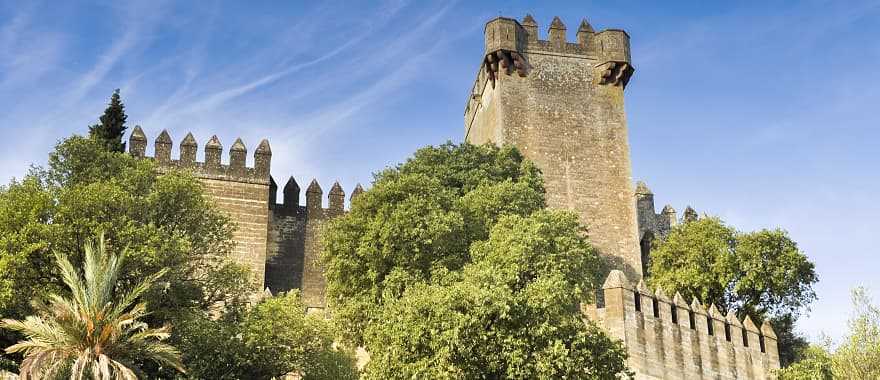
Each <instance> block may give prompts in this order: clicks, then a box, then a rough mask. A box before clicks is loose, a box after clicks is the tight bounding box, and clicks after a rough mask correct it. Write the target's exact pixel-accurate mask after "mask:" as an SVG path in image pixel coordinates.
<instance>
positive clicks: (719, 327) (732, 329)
mask: <svg viewBox="0 0 880 380" xmlns="http://www.w3.org/2000/svg"><path fill="white" fill-rule="evenodd" d="M602 288H603V289H602V293H603V294H602V295H603V297H602V298H603V300H604V304H602V305H599V306H598V308H597V309H596V313H595V315H594V316H593V318H595V319H596V320H597V322H598V323H599V324H600V325H603V326H604V327H605V329H606V331H607V332H608V333H609V335H611V336H613V337H615V338H617V339H620V340H622V341H623V342H624V343H625V344H626V346H627V349H628V351H629V355H630V359H629V365H630V367H631V368H633V369H634V370H636V371H637V373H638V375H637V378H642V379H700V378H703V379H731V380H732V379H743V378H748V379H764V378H768V377H770V376H771V375H772V372H773V370H774V369H777V368H779V352H778V347H777V338H776V334H775V333H774V332H773V328H772V326H770V324H769V323H767V322H764V323H763V324H762V325H761V327H760V328H759V327H757V326H756V325H755V323H754V322H753V321H752V319H751V318H749V317H746V318H745V319H744V320H743V321H740V320H739V319H738V318H737V317H736V314H735V313H734V312H733V311H732V310H730V311H728V312H727V314H726V315H725V314H722V313H721V312H720V311H719V310H718V308H717V307H716V306H715V305H710V306H709V307H708V308H705V307H704V306H703V305H702V304H701V303H700V302H699V301H698V300H696V299H694V300H693V301H692V302H691V303H690V304H688V303H687V302H685V300H684V298H683V297H682V296H681V294H679V293H676V294H675V295H674V296H673V297H672V299H670V298H669V297H668V296H667V295H666V293H665V292H664V290H663V289H662V288H657V289H656V290H654V291H653V292H652V291H650V290H649V289H648V287H647V286H646V285H645V282H644V280H640V281H639V282H638V283H637V284H635V285H634V284H633V283H631V282H630V281H629V280H628V279H627V277H626V275H624V274H623V272H621V271H619V270H613V271H611V273H610V274H609V275H608V278H607V279H606V281H605V284H604V285H603V286H602Z"/></svg>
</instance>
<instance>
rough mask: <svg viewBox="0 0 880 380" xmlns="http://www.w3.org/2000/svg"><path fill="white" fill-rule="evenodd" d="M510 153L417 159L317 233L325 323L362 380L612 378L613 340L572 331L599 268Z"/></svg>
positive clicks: (423, 152)
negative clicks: (359, 360)
mask: <svg viewBox="0 0 880 380" xmlns="http://www.w3.org/2000/svg"><path fill="white" fill-rule="evenodd" d="M544 208H545V201H544V188H543V181H542V179H541V176H540V172H539V171H538V170H537V169H536V168H535V167H534V166H533V164H532V163H530V162H529V161H526V160H525V159H523V157H522V156H521V155H520V154H519V152H518V151H517V150H516V149H514V148H512V147H501V148H498V147H495V146H490V145H487V146H474V145H470V144H466V143H465V144H461V145H455V144H451V143H447V144H444V145H442V146H439V147H427V148H423V149H420V150H418V151H417V152H416V153H415V154H414V155H413V157H412V158H410V159H409V160H407V161H406V162H405V163H403V164H401V165H399V166H397V167H394V168H389V169H386V170H384V171H382V172H380V173H378V174H376V176H375V180H374V182H373V187H372V188H371V189H370V190H369V191H367V192H365V193H364V194H362V195H360V196H359V197H357V198H355V199H354V201H353V202H352V208H351V211H350V212H349V213H348V214H346V215H344V216H342V217H340V218H337V219H335V220H334V221H332V222H331V223H330V224H329V226H328V228H327V229H326V230H325V232H324V250H323V253H322V258H323V261H324V265H325V274H326V276H327V280H328V300H329V302H330V303H331V307H332V310H333V312H334V318H335V319H336V321H337V323H338V325H339V326H340V327H341V328H342V330H343V333H344V337H345V338H347V339H348V340H349V341H350V342H353V343H357V344H363V345H365V347H366V348H367V351H368V352H370V356H371V359H370V362H369V363H368V365H367V368H366V372H365V376H366V378H369V379H380V378H381V379H403V378H407V379H409V378H437V379H449V378H560V377H566V378H572V379H588V378H614V376H616V375H618V374H620V373H623V372H625V368H626V367H625V364H624V363H625V358H626V352H625V350H624V349H623V348H622V346H621V345H620V344H619V343H615V342H613V341H612V340H610V339H609V338H608V337H607V336H605V335H604V333H602V332H601V331H600V330H598V328H597V327H595V326H594V325H592V324H590V323H588V322H585V321H584V319H583V315H582V313H581V311H580V305H581V303H582V302H587V301H589V300H590V296H591V295H592V294H593V292H594V291H595V290H596V289H597V288H598V286H599V281H600V278H601V277H603V276H604V275H605V270H604V268H603V265H602V263H601V261H600V260H599V258H598V256H597V254H596V253H595V251H594V250H593V249H592V248H591V246H590V245H589V243H588V242H587V240H586V238H585V234H584V233H583V231H582V227H581V226H580V225H579V224H578V221H577V217H576V216H575V215H573V214H571V213H568V212H563V211H553V212H551V211H546V210H544Z"/></svg>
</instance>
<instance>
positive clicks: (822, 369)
mask: <svg viewBox="0 0 880 380" xmlns="http://www.w3.org/2000/svg"><path fill="white" fill-rule="evenodd" d="M799 357H800V360H799V361H798V362H796V363H793V364H792V365H790V366H788V367H787V368H782V369H780V370H778V371H777V372H776V375H777V378H778V379H779V380H832V379H834V376H833V373H832V370H831V354H830V353H829V352H828V350H827V349H826V348H825V347H822V346H816V345H811V346H808V347H807V348H806V349H805V350H804V351H803V352H801V353H800V355H799Z"/></svg>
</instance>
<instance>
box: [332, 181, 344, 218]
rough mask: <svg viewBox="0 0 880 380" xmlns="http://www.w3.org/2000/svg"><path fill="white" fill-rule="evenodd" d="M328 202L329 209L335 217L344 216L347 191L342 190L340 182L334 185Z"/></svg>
mask: <svg viewBox="0 0 880 380" xmlns="http://www.w3.org/2000/svg"><path fill="white" fill-rule="evenodd" d="M328 200H329V207H328V209H329V210H330V212H331V213H332V214H334V215H339V214H342V211H343V208H344V207H345V191H343V190H342V186H341V185H339V182H334V183H333V187H331V188H330V194H329V199H328Z"/></svg>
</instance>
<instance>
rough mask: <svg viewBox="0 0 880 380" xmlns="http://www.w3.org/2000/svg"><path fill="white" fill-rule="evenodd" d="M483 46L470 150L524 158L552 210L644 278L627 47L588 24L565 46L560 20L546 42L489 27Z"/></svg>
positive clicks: (623, 38)
mask: <svg viewBox="0 0 880 380" xmlns="http://www.w3.org/2000/svg"><path fill="white" fill-rule="evenodd" d="M485 38H486V57H485V58H484V61H483V64H482V65H481V69H480V71H479V74H478V78H477V81H476V83H475V85H474V87H473V89H472V95H471V98H470V99H469V101H468V104H467V107H466V110H465V131H466V132H465V133H466V139H467V141H469V142H471V143H475V144H484V143H489V142H491V143H495V144H499V145H502V144H512V145H514V146H516V147H517V148H519V150H520V151H521V152H522V153H523V155H525V156H526V157H527V158H529V159H530V160H532V161H534V162H535V163H536V165H537V166H538V167H539V168H540V169H541V171H542V172H543V174H544V181H545V186H546V188H547V202H548V205H550V206H551V207H556V208H565V209H569V210H572V211H574V212H576V213H577V214H578V215H579V216H580V219H581V221H582V222H583V223H584V224H585V225H586V226H587V228H588V230H589V235H590V240H591V242H592V243H593V245H594V246H595V247H596V248H597V249H598V250H599V251H600V252H601V253H603V254H604V255H606V257H609V258H611V259H613V260H614V261H615V262H616V265H615V266H616V267H618V268H621V269H624V270H625V271H626V272H627V274H628V275H630V276H634V277H637V276H640V275H641V273H642V265H641V258H640V253H639V244H638V240H637V239H638V238H637V226H636V210H635V205H634V203H633V198H632V194H633V188H632V179H631V168H630V158H629V143H628V140H627V139H628V136H627V127H626V116H625V112H624V107H623V88H624V86H625V84H626V82H627V81H628V80H629V75H630V74H631V73H632V68H631V66H630V65H629V37H628V36H627V35H626V33H624V32H623V31H618V30H606V31H602V32H599V33H596V32H594V31H593V30H592V27H590V26H589V24H587V23H586V22H584V23H583V24H582V25H581V27H580V29H579V31H578V33H577V42H567V41H566V37H565V26H564V25H563V24H562V22H561V21H560V20H559V19H558V18H557V19H555V20H554V22H553V24H552V25H551V26H550V32H549V39H548V40H547V41H544V40H540V39H538V36H537V24H536V23H535V22H534V20H532V19H531V18H530V17H529V18H527V19H526V20H524V21H523V24H520V23H519V22H517V21H516V20H512V19H507V18H497V19H495V20H492V21H490V22H489V23H488V24H487V25H486V31H485ZM615 68H616V69H615Z"/></svg>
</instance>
